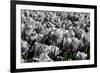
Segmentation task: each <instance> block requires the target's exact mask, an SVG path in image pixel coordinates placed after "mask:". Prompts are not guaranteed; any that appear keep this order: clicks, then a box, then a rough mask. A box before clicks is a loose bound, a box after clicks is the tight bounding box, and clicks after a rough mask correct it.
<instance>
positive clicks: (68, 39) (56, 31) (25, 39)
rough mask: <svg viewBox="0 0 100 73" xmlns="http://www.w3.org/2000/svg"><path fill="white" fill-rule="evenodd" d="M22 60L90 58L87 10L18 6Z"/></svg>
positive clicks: (40, 60) (47, 60)
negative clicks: (26, 8)
mask: <svg viewBox="0 0 100 73" xmlns="http://www.w3.org/2000/svg"><path fill="white" fill-rule="evenodd" d="M21 58H22V62H51V61H70V60H87V59H90V13H81V12H66V11H43V10H42V11H41V10H21Z"/></svg>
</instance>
